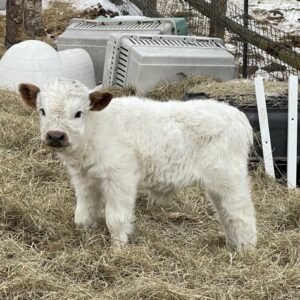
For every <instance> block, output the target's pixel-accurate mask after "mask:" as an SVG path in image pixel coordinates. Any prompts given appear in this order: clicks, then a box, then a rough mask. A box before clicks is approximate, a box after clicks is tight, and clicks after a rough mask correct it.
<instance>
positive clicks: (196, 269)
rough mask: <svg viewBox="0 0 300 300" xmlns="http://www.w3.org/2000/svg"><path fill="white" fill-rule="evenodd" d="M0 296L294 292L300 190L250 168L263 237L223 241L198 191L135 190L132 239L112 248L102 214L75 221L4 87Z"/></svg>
mask: <svg viewBox="0 0 300 300" xmlns="http://www.w3.org/2000/svg"><path fill="white" fill-rule="evenodd" d="M0 141H1V143H0V261H1V264H0V299H3V300H4V299H30V300H32V299H60V300H64V299H72V300H76V299H126V300H127V299H153V300H157V299H166V300H171V299H172V300H173V299H174V300H175V299H176V300H177V299H182V300H183V299H222V300H223V299H224V300H225V299H253V300H257V299H299V294H300V280H299V279H300V247H299V244H300V238H299V237H300V235H299V234H300V233H299V228H300V227H299V226H300V201H299V199H300V195H299V191H298V190H294V191H293V190H291V191H289V190H287V189H286V188H285V186H283V185H280V184H279V183H276V182H274V181H272V180H271V179H268V178H266V177H265V176H264V174H263V172H262V170H261V168H258V169H257V170H256V171H253V172H252V173H251V177H252V190H253V199H254V202H255V206H256V209H257V221H258V231H259V240H258V247H257V249H256V250H255V251H254V252H242V253H235V252H231V251H229V250H227V249H226V248H225V239H224V233H223V231H222V228H221V226H220V225H219V223H218V221H217V219H216V216H215V215H214V213H213V212H212V210H211V208H210V206H209V205H208V203H207V201H206V199H205V197H204V195H203V193H202V191H201V190H200V189H198V188H196V187H191V188H188V189H185V190H183V191H181V192H179V193H178V194H177V196H176V201H175V202H174V203H173V205H172V206H171V207H170V208H168V209H154V210H151V209H147V206H146V203H145V199H144V198H143V197H141V198H140V199H139V200H138V204H137V210H136V222H135V225H136V226H135V227H136V228H135V231H134V234H133V236H132V238H131V243H130V245H129V246H128V247H127V248H126V249H124V250H122V251H114V252H113V251H112V249H111V248H110V244H109V236H108V231H107V229H106V226H105V222H104V219H102V220H101V222H100V228H99V229H98V230H94V231H84V230H76V229H75V227H74V224H73V213H74V206H75V196H74V192H73V189H72V187H71V185H70V182H69V179H68V176H67V174H66V171H65V168H64V167H63V166H62V164H61V163H60V162H59V161H58V160H57V159H56V158H55V156H53V154H52V153H49V152H48V151H46V150H45V149H43V148H42V147H41V145H40V141H39V132H38V123H37V116H36V115H35V114H34V113H33V114H32V113H31V112H28V111H27V110H26V109H24V108H23V107H22V106H21V105H20V102H19V97H18V96H16V95H15V94H14V93H11V92H7V91H0Z"/></svg>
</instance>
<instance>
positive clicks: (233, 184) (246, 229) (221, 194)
mask: <svg viewBox="0 0 300 300" xmlns="http://www.w3.org/2000/svg"><path fill="white" fill-rule="evenodd" d="M206 194H207V196H208V198H209V199H210V200H211V201H212V203H213V205H214V207H215V209H216V211H217V213H218V215H219V219H220V222H221V224H222V225H223V227H224V230H225V233H226V244H227V246H228V247H230V248H233V249H237V250H239V249H241V248H252V247H255V246H256V220H255V211H254V206H253V203H252V200H251V193H250V188H249V182H248V178H247V176H245V175H242V174H238V175H237V176H232V174H230V175H229V176H222V174H218V175H217V176H215V178H214V184H207V185H206Z"/></svg>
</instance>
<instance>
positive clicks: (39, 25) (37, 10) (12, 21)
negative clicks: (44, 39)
mask: <svg viewBox="0 0 300 300" xmlns="http://www.w3.org/2000/svg"><path fill="white" fill-rule="evenodd" d="M43 35H45V30H44V26H43V22H42V0H7V1H6V36H5V47H6V48H9V47H10V46H12V45H14V44H16V43H19V42H20V41H22V40H24V39H34V38H35V36H43Z"/></svg>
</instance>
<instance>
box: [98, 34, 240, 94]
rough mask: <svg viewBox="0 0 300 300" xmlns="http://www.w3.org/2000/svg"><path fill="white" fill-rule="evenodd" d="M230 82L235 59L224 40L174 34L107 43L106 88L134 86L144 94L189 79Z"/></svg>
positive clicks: (130, 37) (114, 38)
mask: <svg viewBox="0 0 300 300" xmlns="http://www.w3.org/2000/svg"><path fill="white" fill-rule="evenodd" d="M191 75H203V76H213V77H216V78H219V79H221V80H224V81H226V80H231V79H233V78H234V76H235V62H234V57H233V55H232V54H230V53H229V52H228V51H227V50H226V48H225V46H224V43H223V41H222V40H220V39H217V38H208V37H192V36H175V35H170V36H168V35H142V34H124V35H115V34H111V36H110V40H109V42H108V44H107V51H106V60H105V65H104V72H103V86H110V85H118V86H120V87H125V86H134V87H136V90H137V94H138V95H144V94H145V93H147V92H148V91H149V90H151V89H152V88H153V87H155V86H156V85H157V84H158V83H159V82H160V81H162V80H169V81H180V80H182V79H183V78H184V77H186V76H191Z"/></svg>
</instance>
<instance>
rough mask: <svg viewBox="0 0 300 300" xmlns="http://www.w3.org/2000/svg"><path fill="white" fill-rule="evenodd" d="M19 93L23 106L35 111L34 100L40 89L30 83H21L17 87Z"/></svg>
mask: <svg viewBox="0 0 300 300" xmlns="http://www.w3.org/2000/svg"><path fill="white" fill-rule="evenodd" d="M19 92H20V94H21V98H22V100H23V101H24V102H25V104H26V105H27V106H29V107H30V108H32V109H36V98H37V95H38V93H39V92H40V89H39V88H38V87H37V86H35V85H34V84H31V83H21V84H20V85H19Z"/></svg>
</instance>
